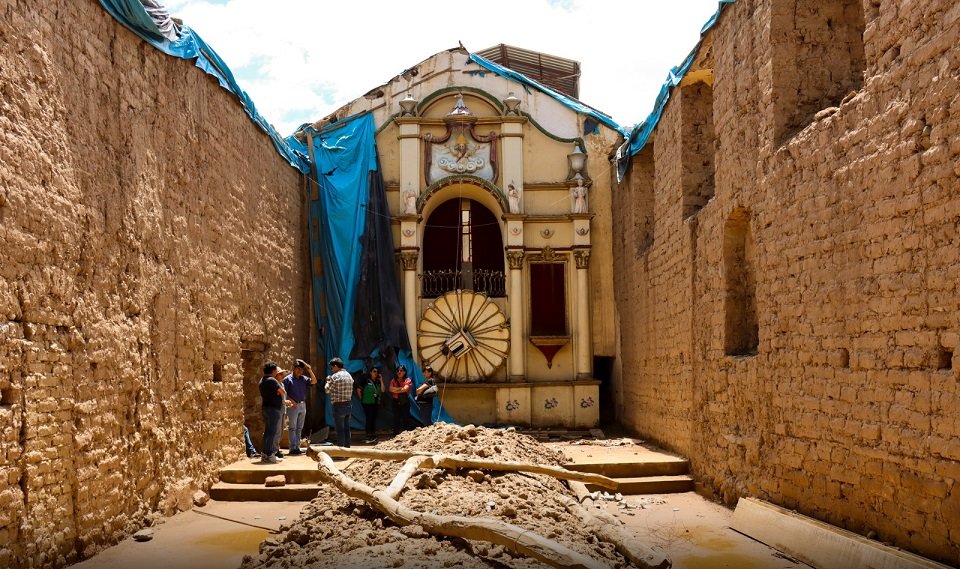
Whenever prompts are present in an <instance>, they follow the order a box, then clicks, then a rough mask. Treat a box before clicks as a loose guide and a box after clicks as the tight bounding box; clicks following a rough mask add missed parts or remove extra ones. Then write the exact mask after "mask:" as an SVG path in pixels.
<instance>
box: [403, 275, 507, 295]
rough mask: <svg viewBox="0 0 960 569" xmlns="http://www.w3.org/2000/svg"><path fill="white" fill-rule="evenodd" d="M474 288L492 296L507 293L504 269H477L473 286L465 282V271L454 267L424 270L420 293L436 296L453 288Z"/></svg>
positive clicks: (421, 277) (475, 290) (421, 276)
mask: <svg viewBox="0 0 960 569" xmlns="http://www.w3.org/2000/svg"><path fill="white" fill-rule="evenodd" d="M457 289H460V290H472V291H474V292H482V293H486V295H487V296H491V297H502V296H506V295H507V281H506V276H505V275H504V273H503V271H492V270H487V269H475V270H474V271H473V286H472V287H470V286H468V285H467V284H466V283H464V282H463V271H457V270H453V269H447V270H440V271H424V272H423V273H422V274H421V275H420V294H421V296H423V298H436V297H438V296H440V295H441V294H444V293H447V292H450V291H451V290H457Z"/></svg>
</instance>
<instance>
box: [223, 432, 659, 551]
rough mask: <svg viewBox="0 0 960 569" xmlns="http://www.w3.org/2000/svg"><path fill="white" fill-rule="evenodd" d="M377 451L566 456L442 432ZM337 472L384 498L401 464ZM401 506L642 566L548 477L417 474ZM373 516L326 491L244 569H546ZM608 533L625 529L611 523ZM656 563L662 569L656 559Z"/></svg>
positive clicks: (511, 436) (361, 464)
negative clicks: (487, 523) (504, 527)
mask: <svg viewBox="0 0 960 569" xmlns="http://www.w3.org/2000/svg"><path fill="white" fill-rule="evenodd" d="M376 450H378V451H379V450H394V451H408V452H410V451H415V452H416V454H433V453H442V454H444V455H456V456H457V457H460V458H466V459H477V460H484V461H497V462H503V461H510V462H520V463H528V464H533V463H535V464H542V465H547V466H560V465H561V464H562V463H563V462H564V456H563V454H562V453H561V452H559V451H555V450H551V449H549V448H548V447H546V446H544V445H542V444H541V443H539V442H537V441H536V440H534V439H533V438H531V437H528V436H526V435H522V434H520V433H517V432H514V431H512V430H495V429H486V428H482V427H474V426H466V427H459V426H455V425H450V424H443V423H441V424H436V425H433V426H431V427H426V428H420V429H416V430H414V431H409V432H406V433H403V434H401V435H399V436H397V437H395V438H393V439H392V440H390V441H386V442H383V443H380V444H379V445H377V446H376ZM327 464H329V465H331V466H332V465H334V464H337V463H334V462H330V461H328V462H327ZM339 465H345V466H343V468H342V472H343V474H344V475H346V477H348V478H349V479H350V480H352V481H356V482H357V483H360V484H363V485H367V486H371V487H373V488H375V489H378V490H383V489H385V488H387V487H388V486H389V485H390V483H391V481H392V480H393V479H394V477H395V476H397V473H398V471H400V470H401V466H402V462H395V461H392V462H391V461H385V460H367V459H351V461H350V462H349V464H347V463H344V462H340V463H339ZM397 500H398V501H399V502H400V504H402V505H403V506H406V507H408V508H411V509H412V510H416V511H418V512H424V513H428V514H434V515H437V516H451V519H452V517H457V518H458V519H462V518H470V519H474V520H495V521H496V522H499V523H502V524H508V525H509V526H510V527H513V526H518V527H519V528H522V531H523V532H524V533H527V534H528V533H530V532H533V533H535V534H538V535H539V536H542V537H543V538H546V539H547V540H550V541H551V542H555V543H557V544H559V546H560V547H563V548H569V550H572V551H573V552H576V554H582V555H583V556H585V557H586V558H588V559H589V560H590V561H591V563H590V564H589V565H587V566H591V567H633V566H634V565H633V564H631V562H629V561H628V560H627V559H626V558H625V557H624V556H623V555H621V551H618V548H617V547H616V546H615V545H614V544H613V543H610V542H609V540H606V541H605V540H603V539H601V537H598V533H597V532H596V531H595V529H596V527H595V525H592V524H591V523H585V521H584V518H583V516H582V513H583V512H582V511H581V510H578V507H579V502H578V501H577V499H576V495H575V493H574V492H573V491H571V490H570V489H569V488H568V487H567V485H566V484H565V483H564V482H562V481H561V480H558V479H557V478H554V477H553V476H549V475H546V474H539V473H529V472H497V471H493V470H489V469H479V468H460V469H451V468H445V469H441V468H430V469H426V470H419V471H417V472H415V473H413V474H412V475H411V476H410V477H409V479H408V480H407V482H406V484H405V485H404V487H403V489H402V491H400V490H398V495H397ZM571 502H572V503H573V504H574V505H573V506H571ZM374 506H375V504H371V503H369V501H365V500H362V499H359V498H352V497H349V496H348V495H347V494H345V493H344V491H342V490H341V489H339V488H338V487H337V486H336V485H334V484H333V483H327V482H325V483H323V486H322V488H321V491H320V494H319V496H318V497H317V498H316V499H315V500H313V501H312V502H311V503H310V504H309V505H307V507H306V508H305V509H304V511H303V513H302V515H301V517H300V519H299V520H298V521H297V522H295V523H294V524H293V525H292V526H290V527H289V528H287V530H286V531H285V532H284V533H282V534H280V535H278V536H276V537H273V538H270V539H268V540H267V541H265V542H264V543H263V544H262V545H261V548H260V554H259V556H258V557H255V558H253V557H249V556H248V557H247V558H245V560H244V563H243V565H242V569H254V568H280V567H338V568H339V567H369V568H374V567H397V568H423V569H427V568H434V567H497V568H502V567H519V568H523V567H531V568H533V567H544V566H545V565H544V563H542V562H541V561H537V560H535V559H531V558H529V557H527V556H523V555H521V554H519V553H516V552H513V551H511V550H510V548H509V547H504V546H503V545H494V544H492V543H490V542H489V541H481V540H475V539H470V538H467V539H464V538H462V537H449V536H440V535H432V534H431V533H428V532H426V531H424V528H423V526H421V525H416V524H410V525H403V526H401V525H398V524H397V523H395V522H394V521H392V520H391V518H390V517H388V516H387V515H386V514H384V513H383V512H382V511H381V510H382V509H383V508H380V509H378V508H376V507H374ZM578 512H579V514H578ZM590 515H592V514H590ZM444 519H446V518H444ZM588 521H590V520H588ZM598 523H600V522H598ZM602 523H606V524H616V523H617V522H616V521H615V520H612V519H608V520H604V521H603V522H602ZM424 525H425V526H426V525H428V524H427V523H425V522H424ZM618 531H619V530H618ZM621 549H622V548H621ZM651 559H653V560H654V561H655V562H658V561H659V559H658V558H657V556H656V555H654V556H652V557H651ZM654 565H655V566H660V567H664V566H669V561H666V559H665V558H663V563H655V564H654Z"/></svg>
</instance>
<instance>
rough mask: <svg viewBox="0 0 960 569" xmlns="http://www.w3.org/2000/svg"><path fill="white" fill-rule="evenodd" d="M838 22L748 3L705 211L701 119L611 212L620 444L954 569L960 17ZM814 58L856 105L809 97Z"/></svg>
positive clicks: (802, 8) (731, 494)
mask: <svg viewBox="0 0 960 569" xmlns="http://www.w3.org/2000/svg"><path fill="white" fill-rule="evenodd" d="M823 4H824V5H823V6H819V5H818V2H815V1H811V0H797V1H793V0H784V1H779V0H778V1H772V0H738V1H737V2H736V3H735V4H732V5H730V6H729V7H728V8H727V9H726V10H725V11H724V13H723V15H722V16H721V18H720V21H719V22H718V25H717V26H716V27H715V28H714V29H713V31H712V32H711V34H712V39H713V51H712V54H713V55H712V57H713V60H714V61H713V63H712V69H713V74H712V92H710V90H700V92H699V95H698V96H700V97H704V96H708V97H712V102H711V104H712V106H713V124H714V131H715V134H714V136H715V140H714V141H713V142H714V144H713V147H714V148H715V154H714V156H713V163H714V164H715V172H714V183H715V195H714V197H713V198H712V199H711V200H710V201H709V202H708V203H706V205H704V206H703V207H702V209H700V210H699V211H695V212H694V213H692V214H690V210H689V209H688V210H687V212H684V208H683V202H682V199H683V192H684V191H685V185H684V178H683V172H684V171H685V170H687V171H688V170H689V169H690V168H700V167H701V166H702V165H703V164H704V163H705V162H704V161H703V160H702V158H703V156H700V157H698V152H699V153H701V154H702V153H703V150H702V149H703V148H707V147H709V145H704V144H703V141H695V140H691V139H690V134H689V133H690V132H691V131H695V130H696V129H690V128H686V127H685V126H684V121H689V120H702V117H703V114H702V106H700V102H702V101H697V100H696V98H695V97H694V98H690V100H688V98H687V97H679V96H675V97H673V98H672V99H671V101H670V103H669V104H668V106H667V109H666V112H665V113H664V116H663V119H662V121H661V123H660V124H659V126H658V128H657V130H656V132H655V134H654V137H655V144H652V145H650V146H648V147H647V148H646V149H644V151H643V152H642V153H641V154H640V155H638V156H637V157H635V158H634V163H633V165H632V167H631V170H630V173H629V176H628V178H627V179H626V180H625V182H624V183H623V184H622V185H621V187H620V188H619V189H618V190H616V191H615V192H614V200H615V202H614V207H613V212H614V231H615V242H616V243H617V244H618V245H617V247H618V252H617V254H616V255H615V261H614V267H615V271H614V274H615V275H616V283H615V286H616V294H617V302H618V306H619V311H620V314H619V317H620V322H619V324H620V341H621V352H620V353H621V361H620V369H621V370H622V371H621V374H622V382H621V383H620V385H621V390H622V397H623V404H622V407H621V409H622V411H621V420H622V422H623V423H624V424H626V425H628V426H629V427H630V428H632V429H634V430H635V431H637V432H638V433H640V434H641V435H644V436H647V437H650V438H651V439H654V440H657V441H659V442H661V443H663V444H664V445H667V446H669V447H671V448H673V449H675V450H676V451H678V452H681V453H683V454H684V455H686V456H688V457H689V458H690V460H691V462H692V467H693V472H694V475H695V477H696V478H697V479H698V480H699V481H700V482H701V483H702V484H703V485H704V487H705V488H706V489H707V490H710V491H713V492H714V493H715V494H716V495H717V496H719V497H721V498H722V499H723V500H725V501H726V502H727V503H730V504H732V503H734V502H735V501H736V499H737V498H738V497H740V496H748V495H749V496H758V497H760V498H763V499H766V500H769V501H772V502H774V503H777V504H780V505H783V506H786V507H788V508H794V509H796V510H798V511H800V512H802V513H804V514H807V515H810V516H813V517H816V518H819V519H822V520H825V521H827V522H830V523H833V524H836V525H839V526H842V527H845V528H848V529H850V530H853V531H856V532H860V533H863V534H868V533H870V534H871V535H875V536H876V538H877V539H880V540H883V541H887V542H890V543H893V544H895V545H897V546H900V547H903V548H905V549H908V550H911V551H914V552H917V553H920V554H923V555H926V556H929V557H932V558H935V559H938V560H940V561H944V562H948V563H951V564H957V563H960V357H958V356H957V350H958V336H960V290H958V284H957V283H958V281H960V278H958V277H960V166H958V164H960V47H958V46H960V5H957V4H956V3H955V2H952V1H948V0H929V1H925V2H919V3H907V2H896V1H892V0H871V1H868V2H864V3H863V4H862V5H860V4H859V3H857V2H853V3H851V2H846V1H845V2H839V3H833V2H824V3H823ZM828 4H829V6H828ZM821 8H823V9H821ZM817 18H819V19H817ZM828 19H829V21H828ZM798 30H799V31H798ZM817 30H820V31H818V32H817ZM824 30H825V31H824ZM814 32H817V33H814ZM818 34H819V35H818ZM818 37H820V38H821V40H822V38H823V37H825V38H827V39H825V40H822V41H827V42H831V44H830V45H829V46H826V47H824V46H822V45H820V46H817V45H807V42H809V41H818V40H817V39H816V38H818ZM810 38H813V39H812V40H811V39H810ZM851 38H853V39H856V40H857V41H860V39H861V38H862V45H860V46H857V45H853V44H855V43H856V42H852V40H851ZM784 42H786V43H784ZM791 42H792V43H791ZM843 42H852V43H848V44H843ZM772 44H776V45H775V46H774V45H772ZM817 53H821V54H822V53H828V54H829V57H830V59H831V61H830V69H831V72H830V77H833V78H834V79H835V80H836V82H838V83H839V84H840V85H841V86H842V87H843V90H844V91H846V92H848V93H849V92H850V91H854V92H855V94H854V95H850V96H843V92H844V91H840V90H838V89H836V88H834V87H835V86H834V85H833V84H832V83H831V84H828V83H825V82H824V81H823V78H824V75H823V74H822V73H820V72H819V71H817V72H816V73H813V75H814V77H813V79H811V78H810V77H808V76H804V75H803V74H804V73H806V71H807V68H808V67H810V66H811V65H812V63H811V61H813V60H815V59H816V57H815V54H817ZM836 58H839V59H842V60H843V59H845V61H840V62H836V61H834V59H836ZM798 62H799V63H798ZM837 70H839V71H837ZM834 71H837V72H838V73H839V75H837V74H835V73H834ZM791 74H792V76H791ZM835 75H836V76H835ZM791 89H792V90H793V91H792V95H790V93H791ZM787 95H790V96H793V97H794V98H795V104H796V105H798V106H801V107H802V108H801V109H799V110H796V111H794V110H791V109H789V108H785V106H784V105H783V98H784V96H787ZM812 101H820V103H819V104H820V105H821V106H820V108H819V109H811V108H810V104H811V102H812ZM687 103H690V104H691V107H689V108H687V109H685V108H684V107H685V104H687ZM811 111H813V112H811ZM784 113H788V114H786V115H784ZM801 120H802V124H801V123H798V122H797V121H801ZM700 132H707V133H708V129H701V130H700ZM707 136H709V133H708V134H707ZM690 159H694V160H697V162H696V163H695V164H694V165H692V166H684V165H683V164H682V162H683V161H684V160H690ZM650 162H652V166H651V164H650ZM650 172H653V175H652V176H651V175H650ZM649 191H653V192H654V194H655V199H654V208H653V209H654V211H653V214H652V216H653V219H655V227H654V231H653V240H652V244H651V245H650V246H649V247H647V248H642V247H641V248H638V247H637V246H636V244H638V243H645V242H646V241H648V240H649V237H648V235H647V231H646V230H645V229H644V226H643V219H644V217H643V210H644V209H646V208H647V206H646V205H644V203H645V202H644V200H643V199H642V196H643V195H644V194H645V192H649ZM687 191H689V188H687ZM685 213H686V214H687V216H685ZM744 219H745V220H746V225H744V224H743V223H742V221H743V220H744ZM737 243H739V245H738V244H737ZM633 251H638V254H633ZM729 275H735V277H730V276H729ZM731 278H736V279H737V281H738V282H728V281H729V280H730V279H731ZM625 307H630V309H629V312H628V311H627V309H625ZM731 311H732V312H731ZM731 315H732V316H733V318H731ZM750 322H755V324H749V323H750ZM744 323H747V324H744ZM751 326H753V327H755V334H756V336H754V337H751V335H750V334H751V330H753V329H754V328H751ZM754 338H755V339H754ZM728 340H733V341H728ZM731 346H732V348H731Z"/></svg>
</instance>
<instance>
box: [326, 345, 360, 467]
mask: <svg viewBox="0 0 960 569" xmlns="http://www.w3.org/2000/svg"><path fill="white" fill-rule="evenodd" d="M329 365H330V371H331V372H332V373H331V374H330V375H328V376H327V383H326V385H325V386H324V388H323V390H324V391H326V392H327V393H329V394H330V401H331V402H332V403H333V424H334V426H335V428H336V429H337V444H338V445H339V446H341V447H345V448H349V447H350V415H351V414H352V413H351V412H352V407H353V402H352V399H353V376H352V375H350V372H348V371H347V370H345V369H343V360H341V359H340V358H333V359H332V360H330V364H329Z"/></svg>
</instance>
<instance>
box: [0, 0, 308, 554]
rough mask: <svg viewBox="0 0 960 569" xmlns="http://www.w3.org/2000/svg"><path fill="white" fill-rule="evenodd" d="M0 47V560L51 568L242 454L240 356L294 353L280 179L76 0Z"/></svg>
mask: <svg viewBox="0 0 960 569" xmlns="http://www.w3.org/2000/svg"><path fill="white" fill-rule="evenodd" d="M0 46H2V49H0V137H2V141H0V566H2V567H11V566H24V567H28V566H30V567H41V566H44V567H55V566H63V565H65V564H66V563H69V562H72V561H76V560H79V559H81V558H84V557H88V556H90V555H92V554H93V553H95V552H96V551H98V550H99V549H101V548H103V547H104V546H106V545H108V544H111V543H113V542H116V541H118V540H120V539H122V538H124V537H125V536H127V535H128V534H130V533H131V532H132V531H135V530H137V529H139V528H140V527H142V525H143V524H144V522H145V521H146V520H147V519H148V518H150V517H153V516H156V515H158V513H171V512H173V511H175V510H177V509H182V508H187V507H190V498H191V496H192V493H193V492H194V491H195V490H196V489H205V488H207V487H208V486H209V485H210V484H211V483H212V482H213V481H214V480H215V479H216V476H217V472H218V469H219V468H220V467H221V466H222V465H223V464H225V463H228V462H230V461H233V460H235V459H237V458H238V457H239V456H241V455H242V448H243V447H242V445H241V438H240V437H241V424H242V408H243V396H242V387H241V385H242V376H243V371H242V356H241V350H243V349H245V348H247V349H253V350H259V352H258V356H259V357H257V358H255V359H257V360H258V363H259V362H260V361H262V358H263V357H273V358H277V359H278V360H279V361H281V363H282V364H283V365H284V366H287V365H289V364H288V363H287V362H289V361H290V358H292V357H294V356H295V355H299V354H302V353H305V352H304V351H303V350H304V349H305V347H306V346H304V345H300V344H302V343H305V340H304V339H305V338H307V333H306V324H307V320H306V318H305V317H304V315H306V314H307V312H308V310H307V308H306V307H307V304H306V293H305V275H304V267H305V266H306V265H305V263H304V260H303V258H302V256H303V248H302V237H301V236H302V235H303V231H302V212H303V209H302V195H303V193H302V181H301V177H300V175H299V173H298V172H296V171H295V170H294V169H293V168H291V167H290V166H289V165H288V164H286V162H285V161H284V160H283V159H282V158H280V157H279V156H278V155H277V154H276V152H275V151H274V149H273V147H272V145H271V142H270V140H269V139H268V138H267V136H265V135H264V134H262V133H261V132H260V131H259V130H258V129H257V128H256V127H255V126H254V125H253V124H252V123H251V121H250V120H249V118H248V117H247V116H246V115H245V114H244V112H243V110H242V109H241V107H240V106H239V105H238V104H237V103H236V102H235V100H234V99H233V98H232V97H231V96H230V95H229V94H228V93H227V92H226V91H224V90H222V89H221V88H220V87H219V86H218V85H217V82H216V80H215V79H213V78H212V77H209V76H207V75H205V74H204V73H203V72H202V71H200V70H199V69H197V68H196V67H194V66H193V64H192V63H191V62H186V61H181V60H177V59H174V58H171V57H168V56H166V55H164V54H162V53H161V52H159V51H157V50H155V49H154V48H153V47H151V46H149V45H147V44H145V43H144V42H142V41H141V40H140V39H139V38H137V37H135V36H134V35H133V34H131V33H130V32H129V31H127V30H126V29H124V28H122V27H121V26H120V25H119V24H117V23H116V22H115V21H114V20H113V19H112V18H111V17H110V16H109V15H108V14H107V12H106V11H104V9H103V8H102V7H101V6H100V5H99V3H97V2H95V1H92V0H81V1H77V0H55V1H51V2H29V1H25V0H20V1H17V0H13V1H6V2H2V3H0ZM251 346H253V347H252V348H251ZM248 367H249V366H248ZM215 379H218V380H220V381H219V382H215Z"/></svg>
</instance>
